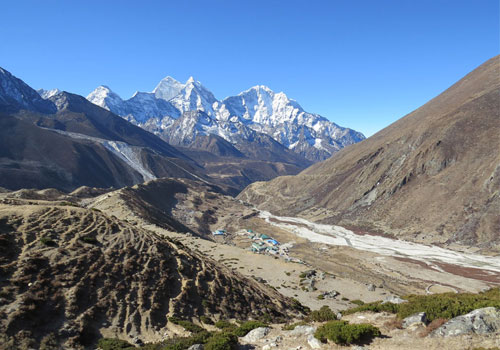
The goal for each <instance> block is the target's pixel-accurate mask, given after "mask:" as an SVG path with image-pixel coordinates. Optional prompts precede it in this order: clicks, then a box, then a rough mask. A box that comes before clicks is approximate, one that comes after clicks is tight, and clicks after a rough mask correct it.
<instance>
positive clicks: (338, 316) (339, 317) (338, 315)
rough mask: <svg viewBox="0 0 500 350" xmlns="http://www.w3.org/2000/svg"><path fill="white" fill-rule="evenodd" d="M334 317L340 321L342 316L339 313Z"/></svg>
mask: <svg viewBox="0 0 500 350" xmlns="http://www.w3.org/2000/svg"><path fill="white" fill-rule="evenodd" d="M335 317H336V318H337V320H341V319H342V314H341V313H340V312H337V314H336V315H335Z"/></svg>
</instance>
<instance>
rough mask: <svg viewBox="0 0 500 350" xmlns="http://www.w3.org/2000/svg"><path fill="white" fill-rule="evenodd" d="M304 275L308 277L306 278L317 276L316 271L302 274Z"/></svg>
mask: <svg viewBox="0 0 500 350" xmlns="http://www.w3.org/2000/svg"><path fill="white" fill-rule="evenodd" d="M302 274H303V275H305V276H306V278H313V277H314V276H316V270H307V271H304V272H303V273H302Z"/></svg>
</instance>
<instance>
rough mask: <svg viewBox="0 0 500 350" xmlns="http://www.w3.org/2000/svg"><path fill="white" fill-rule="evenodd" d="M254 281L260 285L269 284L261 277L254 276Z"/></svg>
mask: <svg viewBox="0 0 500 350" xmlns="http://www.w3.org/2000/svg"><path fill="white" fill-rule="evenodd" d="M253 279H254V280H256V281H257V282H259V283H267V281H266V280H265V279H263V278H262V277H259V276H254V278H253Z"/></svg>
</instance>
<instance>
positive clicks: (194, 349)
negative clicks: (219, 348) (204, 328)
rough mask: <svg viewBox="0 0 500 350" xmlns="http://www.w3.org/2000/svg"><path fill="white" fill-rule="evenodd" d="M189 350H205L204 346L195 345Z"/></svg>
mask: <svg viewBox="0 0 500 350" xmlns="http://www.w3.org/2000/svg"><path fill="white" fill-rule="evenodd" d="M188 350H203V344H194V345H191V346H190V347H189V348H188Z"/></svg>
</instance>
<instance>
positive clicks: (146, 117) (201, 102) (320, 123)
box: [87, 77, 364, 161]
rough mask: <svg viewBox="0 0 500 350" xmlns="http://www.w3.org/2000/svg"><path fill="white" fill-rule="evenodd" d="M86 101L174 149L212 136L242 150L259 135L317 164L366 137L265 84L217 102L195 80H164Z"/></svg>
mask: <svg viewBox="0 0 500 350" xmlns="http://www.w3.org/2000/svg"><path fill="white" fill-rule="evenodd" d="M87 99H88V100H89V101H91V102H92V103H94V104H97V105H99V106H101V107H104V108H106V109H108V110H110V111H112V112H113V113H115V114H118V115H120V116H122V117H124V118H126V119H127V120H129V121H131V122H133V123H135V124H137V125H139V126H141V127H143V128H145V129H146V130H149V131H151V132H154V133H155V134H157V135H160V136H161V137H163V138H164V139H165V140H167V141H168V142H170V143H172V144H176V145H184V146H186V145H188V146H189V145H190V144H191V143H192V142H193V141H194V140H195V138H196V136H197V135H209V134H214V135H218V136H220V137H222V138H224V139H225V140H227V141H229V142H231V143H232V144H234V145H235V147H238V145H237V143H238V142H241V140H242V138H243V139H246V140H248V139H249V138H250V137H255V132H258V133H264V134H267V135H269V136H271V137H272V138H273V139H275V140H276V141H278V142H280V143H281V144H283V145H284V146H285V147H287V148H288V149H290V150H293V151H294V152H296V153H299V154H301V155H302V156H304V157H305V158H307V159H309V160H312V161H319V160H323V159H326V158H328V157H330V156H331V155H332V154H333V153H335V152H337V151H338V150H340V149H341V148H343V147H345V146H347V145H350V144H353V143H356V142H359V141H361V140H363V139H364V136H363V134H361V133H359V132H356V131H354V130H351V129H348V128H343V127H340V126H338V125H336V124H335V123H332V122H330V121H329V120H328V119H326V118H324V117H322V116H320V115H318V114H312V113H308V112H306V111H304V110H303V109H302V107H301V106H300V105H299V104H298V103H297V102H296V101H295V100H292V99H289V98H288V97H287V96H286V95H285V94H284V93H283V92H279V93H275V92H273V91H272V90H271V89H269V88H268V87H266V86H262V85H260V86H255V87H252V88H250V89H248V90H246V91H244V92H242V93H240V94H239V95H237V96H231V97H228V98H226V99H224V100H222V101H219V100H217V99H216V98H215V96H214V95H213V94H212V93H211V92H210V91H209V90H208V89H207V88H205V87H204V86H203V85H202V84H201V83H200V82H199V81H196V80H195V79H194V78H192V77H191V78H189V79H188V80H187V81H186V83H184V84H182V83H180V82H178V81H177V80H175V79H174V78H172V77H166V78H164V79H162V80H161V81H160V83H159V84H158V85H157V86H156V87H155V89H154V90H153V92H150V93H148V92H136V93H135V94H134V95H133V96H132V97H131V98H130V99H128V100H123V99H121V98H120V96H118V95H117V94H116V93H114V92H112V91H111V90H110V89H109V88H108V87H106V86H100V87H98V88H97V89H96V90H94V91H93V92H91V93H90V94H89V96H87ZM187 112H202V113H188V114H186V113H187ZM181 117H182V118H181Z"/></svg>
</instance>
